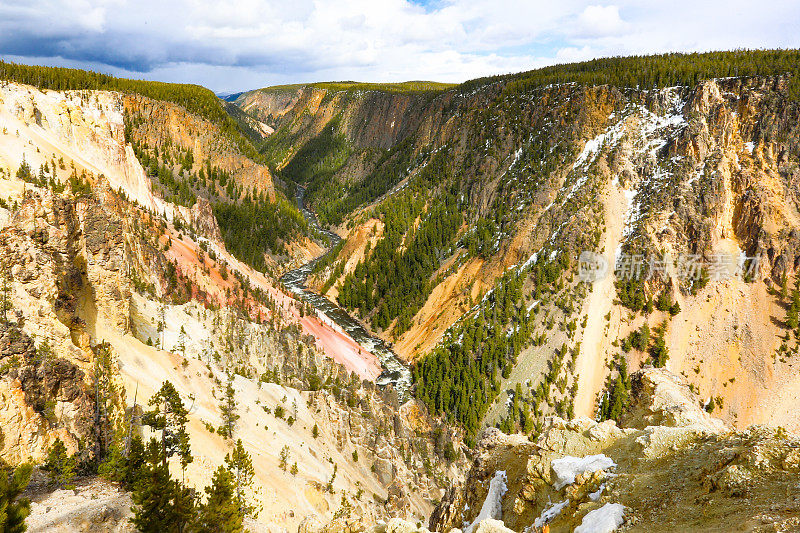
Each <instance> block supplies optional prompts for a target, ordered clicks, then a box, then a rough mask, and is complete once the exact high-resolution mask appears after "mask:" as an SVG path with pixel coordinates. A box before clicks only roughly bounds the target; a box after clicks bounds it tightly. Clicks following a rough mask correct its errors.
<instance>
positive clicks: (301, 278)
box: [280, 187, 411, 400]
mask: <svg viewBox="0 0 800 533" xmlns="http://www.w3.org/2000/svg"><path fill="white" fill-rule="evenodd" d="M304 193H305V189H303V188H301V187H298V188H297V194H296V199H297V206H298V207H299V208H300V211H301V212H302V213H303V216H304V217H305V218H306V220H307V221H308V223H309V224H310V225H311V226H312V227H313V228H314V229H315V230H317V231H319V232H321V233H323V234H324V235H325V237H326V238H327V239H328V242H329V247H328V250H327V251H326V252H325V253H323V254H322V255H320V256H319V257H317V258H315V259H313V260H311V261H309V262H308V263H306V264H304V265H303V266H301V267H299V268H296V269H294V270H290V271H289V272H287V273H286V274H284V275H283V276H281V279H280V281H281V283H283V285H284V286H286V288H287V289H289V290H290V291H291V292H292V294H294V295H295V296H297V297H298V298H300V299H301V300H303V301H305V302H308V303H309V304H311V305H312V306H313V307H314V308H315V309H316V310H317V312H318V313H320V314H321V315H323V316H324V317H327V318H328V319H329V320H330V321H332V322H333V323H334V324H336V325H337V326H339V327H340V328H342V330H343V331H344V332H345V333H346V334H347V335H349V336H350V337H351V338H352V339H353V340H354V341H356V342H357V343H358V344H359V346H361V347H362V348H364V350H366V351H368V352H370V353H372V354H374V355H375V356H376V357H377V358H378V359H379V360H380V362H381V367H382V368H383V371H382V372H381V375H380V376H378V379H377V380H376V383H377V384H378V385H381V386H385V385H388V384H390V383H391V384H392V385H393V386H394V387H395V388H396V389H397V392H398V395H399V397H400V398H401V400H403V399H405V398H406V397H407V396H408V390H409V388H410V386H411V371H410V370H409V369H408V367H407V366H406V365H404V364H403V363H401V362H400V359H399V358H398V357H397V355H396V354H395V353H394V352H393V351H392V349H391V348H390V347H389V346H388V345H387V344H386V343H385V342H384V341H383V340H382V339H379V338H377V337H375V336H373V335H370V333H369V332H368V331H367V330H366V328H364V326H362V325H361V323H360V322H359V321H358V320H356V319H355V318H353V317H352V316H350V314H349V313H348V312H347V311H345V310H344V309H342V308H341V307H339V306H338V305H336V304H335V303H334V302H332V301H331V300H329V299H328V298H326V297H325V296H323V295H321V294H319V293H317V292H314V291H313V290H311V289H309V288H308V287H307V286H306V284H305V283H306V279H307V278H308V276H309V274H310V273H311V271H312V270H313V269H314V265H316V264H317V261H319V260H320V259H322V258H323V257H325V256H326V255H327V254H328V253H330V250H331V249H332V248H333V247H334V246H335V245H336V244H337V243H338V242H339V241H340V240H341V237H339V236H338V235H336V234H335V233H333V232H332V231H328V230H326V229H323V228H321V227H320V225H319V222H317V217H315V216H314V213H312V212H311V211H309V210H308V209H306V207H305V203H304V201H303V195H304Z"/></svg>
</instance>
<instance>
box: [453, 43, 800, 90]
mask: <svg viewBox="0 0 800 533" xmlns="http://www.w3.org/2000/svg"><path fill="white" fill-rule="evenodd" d="M798 73H800V50H796V49H792V50H734V51H730V52H704V53H690V54H684V53H669V54H658V55H649V56H628V57H608V58H602V59H593V60H591V61H583V62H580V63H567V64H561V65H553V66H550V67H544V68H540V69H536V70H531V71H528V72H521V73H519V74H511V75H503V76H492V77H487V78H479V79H475V80H471V81H467V82H465V83H463V84H461V85H459V87H458V89H459V90H460V91H462V92H468V91H471V90H474V89H476V88H478V87H480V86H483V85H487V84H489V83H493V82H498V81H501V82H502V81H506V82H507V84H506V86H505V87H504V89H503V90H504V92H505V93H506V94H514V93H522V92H526V91H529V90H531V89H534V88H536V87H542V86H546V85H551V84H559V83H578V84H581V85H612V86H616V87H639V88H642V89H648V88H663V87H671V86H676V85H684V86H693V85H695V84H697V82H699V81H702V80H704V79H711V78H726V77H732V76H733V77H750V76H776V75H782V74H791V75H792V81H791V83H790V97H791V98H793V99H795V100H797V99H800V76H798Z"/></svg>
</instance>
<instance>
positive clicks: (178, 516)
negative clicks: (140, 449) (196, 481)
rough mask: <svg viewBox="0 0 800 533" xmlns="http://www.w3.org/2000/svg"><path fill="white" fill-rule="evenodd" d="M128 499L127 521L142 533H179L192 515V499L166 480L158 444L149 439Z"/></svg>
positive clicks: (181, 488)
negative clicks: (141, 465) (142, 462)
mask: <svg viewBox="0 0 800 533" xmlns="http://www.w3.org/2000/svg"><path fill="white" fill-rule="evenodd" d="M146 456H147V458H146V462H145V464H144V465H143V467H142V469H141V472H140V473H139V479H138V481H137V482H136V486H135V488H134V491H133V493H132V494H131V499H132V500H133V503H134V506H133V507H132V508H131V510H132V511H133V517H132V518H131V522H132V523H133V525H134V526H136V528H137V529H138V530H139V531H141V532H142V533H181V532H182V531H184V529H185V527H186V525H187V524H188V523H189V522H190V520H191V518H192V517H193V516H194V511H195V509H194V497H193V495H192V494H191V492H190V491H189V490H188V489H186V488H184V487H182V486H181V485H180V484H179V483H178V482H177V481H176V480H173V479H172V478H171V477H170V473H169V466H168V465H167V463H166V461H165V458H164V453H163V450H162V446H161V444H160V443H159V442H158V441H156V440H155V439H151V440H150V443H149V444H148V445H147V451H146Z"/></svg>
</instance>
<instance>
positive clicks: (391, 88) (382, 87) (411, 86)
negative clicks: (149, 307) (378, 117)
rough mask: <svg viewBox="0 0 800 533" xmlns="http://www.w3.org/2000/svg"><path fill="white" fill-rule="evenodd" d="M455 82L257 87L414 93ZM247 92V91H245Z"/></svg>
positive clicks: (351, 82) (448, 85) (451, 84)
mask: <svg viewBox="0 0 800 533" xmlns="http://www.w3.org/2000/svg"><path fill="white" fill-rule="evenodd" d="M455 85H456V84H454V83H440V82H436V81H402V82H398V83H366V82H357V81H324V82H315V83H292V84H288V85H273V86H271V87H264V88H263V89H257V90H258V91H291V90H297V89H302V88H305V87H313V88H314V89H325V90H328V91H384V92H391V93H413V92H430V91H443V90H445V89H449V88H451V87H455ZM245 94H246V93H245Z"/></svg>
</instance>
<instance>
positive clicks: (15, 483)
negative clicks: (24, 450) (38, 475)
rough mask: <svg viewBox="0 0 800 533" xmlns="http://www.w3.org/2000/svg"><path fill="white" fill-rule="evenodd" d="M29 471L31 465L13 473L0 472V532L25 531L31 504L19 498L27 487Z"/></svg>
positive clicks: (19, 532) (29, 476) (8, 471)
mask: <svg viewBox="0 0 800 533" xmlns="http://www.w3.org/2000/svg"><path fill="white" fill-rule="evenodd" d="M31 471H32V467H31V465H29V464H23V465H20V466H18V467H17V468H16V469H15V470H13V471H11V470H10V469H8V470H3V471H2V472H0V531H2V532H4V533H24V531H25V530H26V529H27V526H26V524H25V519H26V518H27V517H28V515H29V514H30V512H31V502H30V501H29V500H28V499H27V498H22V499H20V498H19V496H20V495H21V494H22V492H23V491H24V490H25V488H26V487H27V486H28V482H29V481H30V479H31Z"/></svg>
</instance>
